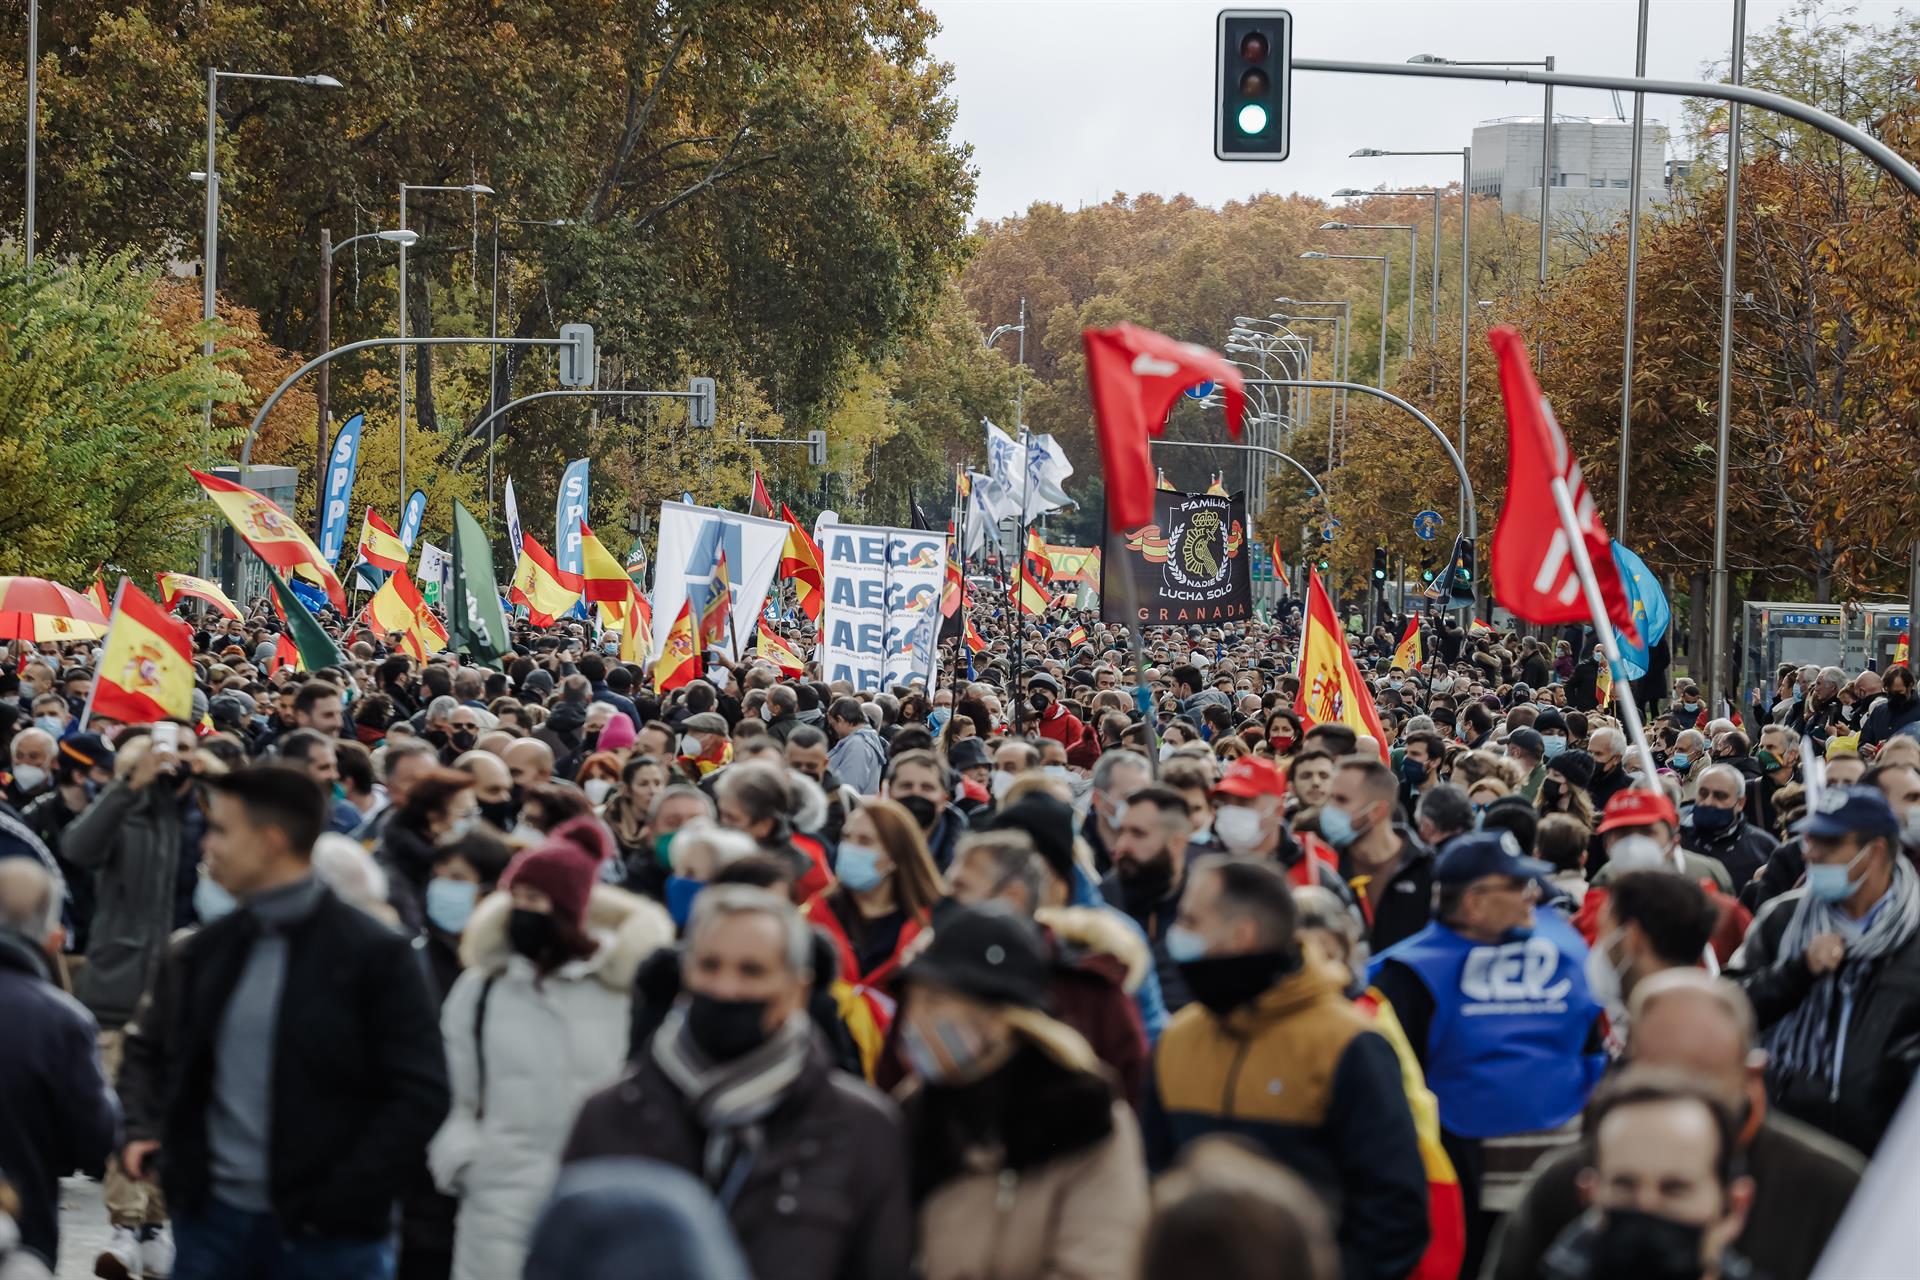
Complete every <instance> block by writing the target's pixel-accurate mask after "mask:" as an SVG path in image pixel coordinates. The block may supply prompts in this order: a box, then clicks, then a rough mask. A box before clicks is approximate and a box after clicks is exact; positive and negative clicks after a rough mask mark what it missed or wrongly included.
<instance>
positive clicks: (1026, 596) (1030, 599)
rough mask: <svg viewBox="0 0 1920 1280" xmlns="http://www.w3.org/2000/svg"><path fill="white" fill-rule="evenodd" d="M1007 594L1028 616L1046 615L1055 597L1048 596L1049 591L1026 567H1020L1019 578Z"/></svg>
mask: <svg viewBox="0 0 1920 1280" xmlns="http://www.w3.org/2000/svg"><path fill="white" fill-rule="evenodd" d="M1007 594H1008V596H1009V597H1010V598H1011V599H1012V600H1013V603H1014V604H1015V605H1016V606H1018V607H1019V610H1020V612H1022V613H1024V614H1028V615H1034V614H1041V613H1045V612H1046V611H1047V610H1048V609H1049V608H1050V607H1051V606H1052V605H1053V597H1052V596H1050V595H1048V594H1047V589H1046V588H1045V587H1043V586H1041V585H1040V583H1039V581H1038V580H1037V579H1036V578H1035V577H1034V576H1033V571H1032V570H1031V569H1030V568H1028V567H1027V566H1026V565H1022V566H1021V567H1020V573H1019V576H1018V577H1017V578H1015V580H1014V582H1013V585H1012V586H1011V587H1010V588H1009V589H1008V592H1007Z"/></svg>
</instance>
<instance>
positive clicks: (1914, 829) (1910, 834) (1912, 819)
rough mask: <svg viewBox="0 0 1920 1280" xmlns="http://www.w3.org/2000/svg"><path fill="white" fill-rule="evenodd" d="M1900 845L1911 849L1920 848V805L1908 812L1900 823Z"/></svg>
mask: <svg viewBox="0 0 1920 1280" xmlns="http://www.w3.org/2000/svg"><path fill="white" fill-rule="evenodd" d="M1900 843H1901V844H1904V845H1906V846H1907V847H1908V848H1909V849H1915V848H1920V805H1915V806H1914V807H1913V808H1911V809H1909V810H1907V816H1906V817H1905V818H1903V819H1901V821H1900Z"/></svg>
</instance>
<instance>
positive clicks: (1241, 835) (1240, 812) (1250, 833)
mask: <svg viewBox="0 0 1920 1280" xmlns="http://www.w3.org/2000/svg"><path fill="white" fill-rule="evenodd" d="M1263 825H1264V824H1263V823H1262V822H1261V820H1260V813H1259V811H1258V810H1255V809H1250V808H1248V807H1247V806H1245V805H1238V804H1230V805H1223V806H1221V808H1220V810H1219V812H1217V813H1215V814H1214V815H1213V830H1214V833H1215V834H1216V835H1218V836H1219V837H1220V843H1221V844H1223V845H1225V846H1226V847H1227V848H1228V849H1230V850H1232V851H1233V852H1235V853H1250V852H1252V851H1253V850H1254V849H1256V848H1258V847H1259V845H1260V836H1261V830H1260V829H1261V827H1262V826H1263Z"/></svg>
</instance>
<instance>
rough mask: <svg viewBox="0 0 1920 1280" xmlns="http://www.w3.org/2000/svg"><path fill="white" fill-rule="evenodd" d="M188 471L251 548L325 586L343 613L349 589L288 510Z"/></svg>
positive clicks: (243, 489) (229, 483)
mask: <svg viewBox="0 0 1920 1280" xmlns="http://www.w3.org/2000/svg"><path fill="white" fill-rule="evenodd" d="M187 474H188V475H190V476H192V477H193V478H194V479H195V480H198V481H199V482H200V487H201V488H202V489H204V490H206V492H207V496H208V497H209V498H212V499H213V504H214V505H215V506H216V507H219V508H220V514H222V515H224V516H225V517H226V518H227V520H228V522H229V523H231V524H232V525H233V531H234V532H235V533H237V534H239V535H240V539H241V541H243V542H245V543H246V544H247V546H248V547H250V548H252V550H253V553H254V554H255V555H257V556H259V557H260V558H261V559H262V560H264V561H266V562H267V563H268V564H270V565H272V566H273V567H274V568H276V569H279V570H281V571H282V572H283V573H294V574H298V575H299V576H300V577H302V578H305V579H306V580H307V581H309V582H314V583H318V584H319V585H320V586H321V587H322V588H324V589H325V590H326V593H327V599H329V600H331V601H333V607H334V608H336V609H338V610H339V611H340V612H341V613H345V612H346V611H347V593H346V592H345V591H343V590H342V589H341V587H340V579H339V578H337V577H335V576H334V573H333V566H332V565H330V564H328V563H327V562H326V560H324V559H323V558H322V557H321V555H320V548H318V547H316V546H314V545H313V540H312V539H311V538H309V537H307V535H306V534H305V533H304V532H302V531H301V528H300V526H299V525H297V524H295V523H294V522H293V521H292V520H289V519H288V518H287V513H286V512H284V511H282V510H281V509H280V508H279V507H277V506H275V505H274V504H273V503H272V502H271V501H270V500H268V499H267V498H265V497H263V496H261V495H260V494H257V493H255V492H254V491H253V490H251V489H249V488H247V487H246V486H244V485H238V484H235V483H234V482H233V481H231V480H222V479H221V478H220V477H218V476H210V475H205V474H203V473H202V472H199V471H194V470H192V469H191V468H189V469H188V472H187ZM403 559H404V558H403Z"/></svg>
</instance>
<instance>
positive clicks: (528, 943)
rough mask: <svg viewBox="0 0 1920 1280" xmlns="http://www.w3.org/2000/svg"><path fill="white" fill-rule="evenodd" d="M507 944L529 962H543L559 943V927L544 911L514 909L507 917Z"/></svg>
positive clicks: (523, 908) (522, 908)
mask: <svg viewBox="0 0 1920 1280" xmlns="http://www.w3.org/2000/svg"><path fill="white" fill-rule="evenodd" d="M507 942H508V944H509V945H510V946H512V948H513V949H514V950H515V951H517V952H519V953H520V954H521V955H523V956H525V957H526V958H527V959H529V960H535V961H538V960H544V959H545V958H546V957H548V956H549V955H551V954H552V953H553V949H554V948H555V947H556V946H558V945H559V942H560V926H559V925H558V924H557V923H556V922H555V921H554V918H553V917H552V916H551V915H549V914H547V913H546V912H544V911H528V910H527V909H526V908H525V907H515V908H514V909H513V912H512V914H511V915H509V916H508V917H507Z"/></svg>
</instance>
